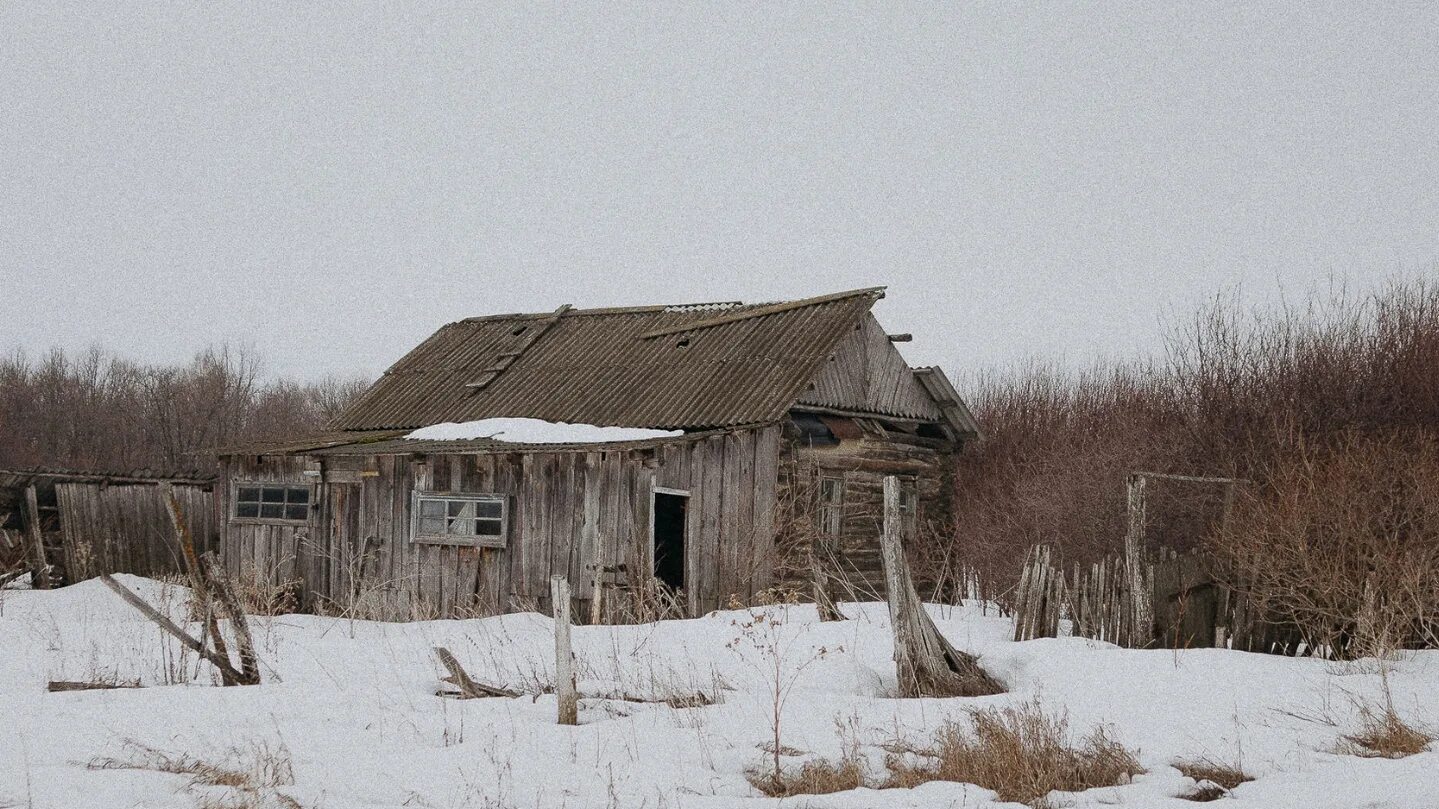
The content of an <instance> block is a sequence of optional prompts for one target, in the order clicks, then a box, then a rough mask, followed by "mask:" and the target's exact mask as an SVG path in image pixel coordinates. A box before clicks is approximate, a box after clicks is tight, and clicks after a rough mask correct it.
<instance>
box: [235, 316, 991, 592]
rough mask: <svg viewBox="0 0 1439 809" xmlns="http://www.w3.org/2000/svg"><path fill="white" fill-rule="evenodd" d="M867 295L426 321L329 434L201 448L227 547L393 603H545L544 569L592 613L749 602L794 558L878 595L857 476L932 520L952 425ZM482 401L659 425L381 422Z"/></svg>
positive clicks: (474, 414)
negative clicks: (586, 434)
mask: <svg viewBox="0 0 1439 809" xmlns="http://www.w3.org/2000/svg"><path fill="white" fill-rule="evenodd" d="M883 296H884V291H883V289H882V288H873V289H863V290H856V291H851V292H844V293H839V294H833V295H825V296H821V297H815V298H809V299H805V300H799V301H790V302H783V303H771V304H757V305H744V304H739V303H717V304H694V305H680V306H647V307H632V308H611V309H573V308H571V307H569V306H564V307H560V309H558V310H556V311H554V312H550V313H544V314H513V315H494V316H486V317H476V318H470V319H467V320H462V321H458V322H455V323H450V324H448V325H446V326H444V327H442V328H441V329H440V330H439V331H438V332H436V333H435V334H434V335H432V336H431V337H430V338H429V339H427V340H425V341H424V342H423V343H421V344H420V345H419V346H418V347H416V348H415V349H414V350H412V351H411V352H410V353H408V354H406V355H405V356H404V357H402V358H401V359H400V360H399V361H398V362H396V363H395V364H394V365H393V366H392V367H390V369H389V370H387V371H386V372H385V374H384V375H383V376H382V378H381V379H380V380H379V381H377V382H376V383H375V384H374V386H373V387H371V388H370V390H369V391H368V392H366V393H365V394H364V395H363V396H362V397H361V398H360V399H359V400H358V401H357V402H356V403H355V404H354V405H353V406H352V407H350V408H349V409H348V410H347V411H346V412H344V413H343V414H342V415H341V416H340V417H339V418H338V419H337V420H336V422H335V423H334V424H333V425H331V426H332V429H333V431H332V432H330V433H327V434H324V435H317V436H310V437H301V438H297V439H296V440H293V441H287V442H285V443H275V444H267V445H252V446H246V447H234V448H229V449H226V450H223V451H222V452H221V476H220V482H219V484H218V495H219V500H220V502H221V509H222V511H221V513H222V515H223V520H222V524H221V530H220V533H221V545H222V547H223V550H224V558H225V561H226V564H227V566H228V568H229V569H230V572H231V573H232V574H234V575H238V576H256V577H258V578H259V579H260V580H262V581H264V582H268V583H269V584H270V585H272V586H276V587H293V588H294V589H296V590H297V591H298V593H299V595H300V597H301V601H302V603H303V604H305V605H307V606H310V607H314V608H328V609H330V610H332V611H337V612H350V613H351V614H363V615H366V616H369V617H380V618H393V619H403V618H409V617H421V616H454V615H469V614H479V613H496V612H504V611H510V610H516V609H525V608H536V607H539V608H545V607H547V604H546V601H547V597H548V591H547V586H548V578H549V577H550V576H551V575H552V574H562V575H565V576H567V577H568V578H569V580H570V582H571V587H572V590H573V593H574V597H575V598H576V600H577V602H578V605H577V606H578V609H577V613H578V614H579V615H581V616H584V617H588V618H589V619H591V620H615V619H619V618H620V617H622V616H623V615H624V614H625V613H626V612H629V613H630V614H631V615H636V616H640V617H643V616H644V615H645V614H646V611H647V610H653V609H654V605H655V604H659V605H664V604H666V603H668V604H669V606H670V607H671V608H672V609H674V610H675V611H678V612H683V613H688V614H691V615H695V614H700V613H703V612H705V611H708V610H711V609H715V608H717V607H720V606H723V605H725V604H728V603H731V602H740V603H748V602H750V601H752V600H754V599H757V598H761V597H764V596H765V595H766V593H765V591H773V590H774V589H775V588H778V587H781V586H788V587H807V585H806V584H805V582H806V581H807V578H808V575H807V573H808V570H809V569H810V568H812V567H813V566H814V565H815V564H823V565H825V566H827V569H828V570H830V572H832V573H836V574H842V575H841V576H840V578H842V579H843V580H844V581H845V582H848V583H850V584H851V585H854V586H856V587H858V588H861V590H867V591H868V592H877V591H879V590H880V589H881V585H880V580H881V577H880V575H879V561H878V558H879V557H878V547H877V539H876V537H877V531H878V519H879V509H878V503H879V490H880V481H881V478H882V477H883V476H884V475H886V474H897V475H900V476H901V477H902V479H903V481H904V484H905V489H904V491H905V493H906V495H905V497H904V503H903V506H904V509H905V514H906V515H907V518H908V520H909V522H910V523H911V525H910V528H911V530H917V526H919V525H920V524H923V523H926V522H928V523H935V524H943V523H944V522H945V521H946V520H947V517H948V508H949V497H948V490H949V486H950V467H951V464H950V459H951V457H952V455H953V453H954V452H956V451H957V450H958V449H959V447H960V446H961V445H962V443H963V442H964V441H966V440H969V439H971V438H973V437H975V436H976V435H977V427H976V425H975V423H974V420H973V419H972V417H971V416H970V414H969V411H968V410H967V408H966V407H965V405H964V403H963V402H962V401H960V399H959V397H958V395H957V394H956V393H955V391H954V388H953V387H952V386H951V385H950V384H949V382H948V381H947V380H946V379H945V377H944V374H943V373H942V372H941V371H940V370H939V369H937V368H911V367H910V366H909V365H908V364H907V363H906V362H905V361H904V359H903V357H901V356H900V353H899V351H898V350H897V349H896V347H895V343H896V342H899V341H902V340H904V339H907V337H906V336H903V335H890V334H888V333H886V332H885V330H884V329H883V328H881V327H880V325H879V323H878V322H877V321H876V320H875V318H874V316H873V315H872V314H871V312H870V310H871V307H873V305H874V304H875V303H876V302H877V301H878V300H880V299H881V298H882V297H883ZM498 417H505V418H530V419H540V420H544V421H546V422H555V423H568V424H589V425H600V426H623V427H645V428H653V429H660V430H668V431H677V434H675V435H672V436H667V437H663V438H649V439H645V440H638V441H619V442H609V443H572V444H519V443H511V442H506V441H503V440H498V439H496V438H485V439H468V440H420V439H415V438H406V437H405V436H406V435H407V434H409V433H411V432H412V431H415V430H416V429H418V428H423V427H426V426H429V425H435V424H441V423H448V422H471V421H475V420H480V419H490V418H498ZM816 548H822V549H823V553H816ZM597 593H598V594H599V595H600V598H599V603H598V604H597V603H595V597H596V594H597Z"/></svg>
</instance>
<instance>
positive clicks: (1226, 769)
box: [1173, 758, 1254, 789]
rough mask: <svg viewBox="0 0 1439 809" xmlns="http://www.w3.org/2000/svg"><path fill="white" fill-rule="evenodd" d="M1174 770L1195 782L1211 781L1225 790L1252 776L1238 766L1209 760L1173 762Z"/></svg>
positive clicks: (1251, 779)
mask: <svg viewBox="0 0 1439 809" xmlns="http://www.w3.org/2000/svg"><path fill="white" fill-rule="evenodd" d="M1173 766H1174V769H1176V770H1179V772H1180V773H1182V774H1183V775H1184V776H1186V777H1188V778H1193V779H1194V780H1196V781H1213V782H1214V783H1216V784H1218V785H1220V786H1222V787H1224V788H1225V789H1234V788H1235V787H1237V786H1239V785H1240V784H1242V783H1245V782H1246V781H1253V780H1254V776H1252V775H1250V774H1249V773H1247V772H1245V771H1244V768H1243V767H1242V766H1240V765H1239V764H1225V763H1223V762H1219V761H1215V760H1214V759H1210V758H1200V759H1193V760H1189V761H1176V762H1174V765H1173Z"/></svg>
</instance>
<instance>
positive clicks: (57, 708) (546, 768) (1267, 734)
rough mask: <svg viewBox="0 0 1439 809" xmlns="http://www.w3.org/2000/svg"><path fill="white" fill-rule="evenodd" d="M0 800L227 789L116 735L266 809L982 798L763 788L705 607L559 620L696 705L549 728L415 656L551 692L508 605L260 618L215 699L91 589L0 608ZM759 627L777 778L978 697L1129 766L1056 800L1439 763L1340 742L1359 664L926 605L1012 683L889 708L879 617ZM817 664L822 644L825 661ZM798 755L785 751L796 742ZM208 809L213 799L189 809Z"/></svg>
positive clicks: (807, 617) (591, 668)
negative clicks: (391, 617) (610, 623)
mask: <svg viewBox="0 0 1439 809" xmlns="http://www.w3.org/2000/svg"><path fill="white" fill-rule="evenodd" d="M120 578H121V580H122V581H123V583H125V584H126V585H127V586H129V587H131V588H132V589H134V590H136V591H137V592H140V593H141V594H142V595H144V596H145V597H146V598H147V599H148V600H150V601H151V602H152V603H155V604H161V605H166V607H167V608H168V609H170V610H171V611H172V614H174V615H176V616H180V615H182V614H183V609H184V607H183V603H184V600H185V598H186V593H185V591H184V590H183V589H182V588H178V587H173V586H169V585H163V584H160V583H158V582H153V581H149V580H145V579H139V578H135V577H130V576H122V577H120ZM0 599H3V601H0V711H3V715H4V717H5V728H6V729H5V731H4V732H3V733H0V807H5V806H18V807H27V808H28V807H35V809H41V808H42V807H43V808H44V809H52V808H53V809H71V808H72V807H106V808H107V809H113V808H115V807H197V806H227V805H238V804H231V803H226V802H225V801H226V800H228V798H227V797H226V792H227V790H226V789H224V788H217V787H201V786H193V785H190V783H189V782H190V779H189V778H188V777H187V776H183V775H174V774H168V773H161V772H155V771H152V770H147V769H113V768H112V769H97V768H93V767H90V766H87V765H90V764H92V763H94V762H98V761H101V760H103V759H106V758H109V759H115V760H120V761H125V760H131V759H133V758H134V757H135V756H136V755H139V753H138V752H137V751H138V746H144V747H148V748H150V749H152V750H154V751H159V752H162V753H167V754H170V755H172V756H179V755H182V754H184V755H189V756H192V757H194V758H195V759H199V760H204V761H208V762H217V763H223V762H229V763H231V764H232V765H241V766H244V765H245V764H246V763H247V762H249V763H253V762H255V761H257V760H271V761H273V760H274V759H276V758H283V759H284V760H286V761H288V763H289V768H290V769H291V770H292V771H293V778H289V777H288V774H286V777H284V778H282V779H279V780H283V781H292V782H293V783H288V784H284V785H282V786H279V787H278V788H276V789H275V790H273V791H272V793H267V794H265V795H264V796H262V799H263V800H264V801H265V803H262V804H261V805H273V806H302V807H330V808H331V809H345V808H347V807H434V808H435V809H449V808H450V807H491V808H493V809H502V808H507V807H516V808H517V809H529V808H530V807H534V808H536V809H539V808H541V807H567V808H568V809H582V808H583V807H648V808H649V809H663V808H665V807H672V808H674V809H679V807H693V808H694V809H710V808H714V809H718V808H719V807H759V806H777V805H782V806H791V807H800V806H811V807H836V808H839V807H850V808H853V809H859V807H920V806H924V807H949V806H954V807H961V806H963V807H985V806H993V805H997V804H994V803H992V802H991V800H990V798H991V797H992V793H990V792H988V791H987V790H983V789H979V788H977V787H974V786H966V785H963V784H952V783H938V782H936V783H930V784H926V785H924V786H921V787H918V788H915V789H912V790H905V789H887V790H870V789H861V790H852V791H849V792H843V793H836V794H832V795H823V796H806V797H795V798H788V799H783V800H780V799H772V798H766V797H764V796H763V795H761V794H760V793H759V792H758V791H756V790H755V789H754V788H753V787H752V786H751V785H750V784H749V782H748V781H747V780H746V778H745V771H746V770H747V769H753V768H757V767H762V766H763V765H764V761H765V757H766V754H765V753H764V751H763V749H762V748H763V746H764V745H765V742H766V739H767V738H768V737H769V735H770V729H769V719H768V715H769V713H770V708H771V697H770V695H769V692H768V690H767V687H766V685H765V683H766V679H765V675H764V671H765V669H766V667H767V666H768V665H769V661H770V658H769V657H768V656H766V655H765V654H764V653H762V652H760V651H758V650H757V649H756V647H755V645H754V643H753V641H754V640H756V638H754V637H753V633H746V632H745V631H744V630H743V629H742V627H741V624H743V623H744V622H745V621H746V620H747V619H749V617H750V616H749V613H747V612H744V611H739V612H721V613H715V614H713V615H710V616H706V617H704V618H701V619H697V620H691V621H669V622H664V623H660V624H652V625H646V626H625V627H577V628H576V629H575V631H574V641H575V644H576V654H577V656H578V658H579V666H580V673H581V684H580V686H581V691H582V692H583V693H588V694H597V693H605V694H611V695H619V694H625V695H628V696H644V697H654V698H664V697H667V696H674V695H680V694H692V693H695V692H702V693H705V694H708V695H715V696H718V699H719V701H718V702H716V703H715V704H712V705H708V706H704V707H694V708H680V709H677V708H671V707H669V706H668V705H664V704H653V703H640V702H629V701H619V700H607V699H586V700H584V701H583V703H582V707H581V715H580V719H581V724H580V726H578V727H562V726H558V725H557V724H556V723H555V702H554V698H553V697H552V696H540V697H538V698H531V697H523V698H519V699H482V700H468V701H458V700H452V699H442V698H438V697H436V696H435V690H436V688H437V687H438V686H439V685H440V684H439V681H438V677H439V675H440V670H439V667H438V665H437V663H436V662H435V660H434V656H433V654H432V653H431V649H432V647H434V646H446V647H448V648H450V649H451V650H452V651H453V652H454V653H455V655H456V656H457V657H458V658H459V659H460V661H461V662H462V663H464V664H465V666H466V667H467V668H468V669H469V670H470V672H471V673H472V674H474V675H475V676H476V677H478V678H480V679H484V680H488V681H492V682H503V683H507V684H510V685H514V686H532V685H535V684H541V685H543V684H546V683H548V682H549V680H550V671H551V669H552V667H553V635H552V627H553V625H552V623H551V621H550V619H548V618H546V617H544V616H541V615H536V614H522V615H512V616H504V617H498V618H489V619H479V620H468V621H432V622H425V623H411V624H385V623H373V622H363V621H348V620H343V619H334V618H321V617H315V616H301V615H290V616H281V617H275V618H257V619H255V620H254V628H255V631H256V635H257V641H258V644H259V647H260V653H261V655H262V658H263V665H264V673H265V677H266V682H265V684H264V685H261V686H257V687H248V688H244V687H242V688H219V687H215V686H213V685H212V683H211V673H210V671H209V669H208V667H205V666H200V667H197V665H196V663H195V661H194V659H193V657H192V656H187V655H182V654H180V652H179V649H178V645H177V644H175V643H174V642H172V641H169V640H168V639H162V637H161V636H160V633H159V630H158V629H156V628H155V627H154V626H153V625H151V624H149V623H147V622H145V621H144V620H143V619H142V618H141V617H140V616H139V615H138V614H137V613H136V612H135V611H134V610H132V609H131V608H129V607H128V606H126V605H125V604H123V603H122V602H120V600H119V599H118V598H116V597H115V596H114V595H113V594H112V593H110V592H109V591H107V590H106V589H104V587H102V586H101V585H100V584H99V583H98V582H93V581H92V582H85V583H82V584H79V585H75V586H73V587H68V588H65V589H62V590H58V591H53V592H36V591H7V592H5V593H0ZM767 609H768V610H769V611H770V612H771V614H772V615H773V616H774V617H776V618H777V619H778V620H779V621H780V622H781V628H780V629H779V630H778V633H779V649H780V652H781V656H782V660H783V664H784V666H785V670H786V672H790V671H794V670H795V669H797V668H798V667H799V666H800V665H801V664H805V663H808V665H806V666H804V668H803V670H802V671H800V672H799V674H798V678H797V680H796V682H795V689H794V691H793V692H792V695H791V698H790V699H789V701H788V703H787V705H786V706H785V710H784V714H783V726H782V733H783V744H784V746H785V748H786V749H787V752H794V753H797V755H794V756H788V757H786V759H785V760H786V763H787V765H789V766H798V765H799V764H801V763H803V762H804V761H805V760H807V759H810V758H814V757H826V758H831V759H833V758H837V757H838V756H839V755H840V753H841V748H842V745H843V744H844V743H845V740H846V739H853V740H857V742H858V743H859V744H860V745H861V748H862V750H863V751H864V753H865V754H866V755H867V757H868V758H869V760H870V768H871V771H872V772H874V773H876V774H879V773H882V772H883V762H884V757H885V751H884V748H885V746H892V745H893V743H895V742H897V741H904V740H908V741H910V742H913V743H920V744H922V743H924V742H925V741H926V740H927V739H928V737H929V735H930V733H931V732H932V731H933V729H934V728H935V727H937V726H938V725H939V724H940V723H941V722H943V721H944V720H945V719H946V718H957V717H963V716H964V715H965V710H966V709H967V708H970V707H973V706H976V705H986V704H995V705H1002V704H1007V703H1010V702H1016V701H1023V700H1030V699H1037V700H1039V701H1040V702H1041V703H1042V704H1044V705H1045V706H1047V707H1049V708H1052V709H1056V710H1058V709H1061V708H1062V709H1066V710H1067V711H1068V713H1069V716H1070V719H1071V724H1072V726H1073V728H1074V729H1075V730H1076V731H1078V732H1080V733H1083V732H1084V731H1086V730H1088V729H1089V728H1091V727H1092V726H1094V725H1095V724H1099V723H1102V724H1106V725H1109V726H1110V727H1111V728H1112V729H1113V733H1114V735H1115V736H1116V737H1117V738H1118V739H1120V740H1122V741H1123V742H1124V743H1125V744H1126V745H1127V746H1129V747H1130V748H1131V749H1134V750H1136V751H1137V752H1138V755H1139V759H1140V761H1141V763H1142V764H1143V765H1144V766H1145V767H1146V768H1147V769H1148V770H1149V772H1148V773H1147V774H1145V775H1141V776H1138V777H1137V778H1136V779H1135V781H1134V782H1133V783H1131V784H1127V785H1124V786H1118V787H1110V788H1102V789H1095V790H1090V791H1088V792H1085V793H1080V794H1077V795H1055V796H1052V798H1051V803H1052V804H1053V805H1055V806H1095V805H1116V804H1118V805H1127V806H1139V807H1158V808H1160V809H1162V808H1163V807H1192V806H1196V805H1197V804H1194V803H1191V802H1187V801H1183V800H1180V799H1178V798H1177V797H1175V796H1177V795H1180V794H1182V793H1184V792H1185V791H1186V790H1187V789H1188V788H1190V787H1191V786H1192V785H1193V782H1192V781H1189V780H1188V779H1185V778H1184V777H1183V776H1181V775H1180V774H1179V773H1178V772H1177V771H1176V770H1174V769H1173V768H1172V767H1171V766H1170V763H1171V762H1173V761H1174V760H1176V759H1194V758H1200V757H1210V758H1214V759H1217V760H1221V761H1226V762H1233V761H1235V760H1236V759H1241V760H1242V763H1243V766H1244V768H1245V769H1246V770H1248V771H1249V772H1250V773H1251V774H1252V775H1255V776H1257V780H1255V781H1253V782H1251V783H1248V784H1244V785H1242V786H1240V787H1239V788H1238V789H1236V790H1235V791H1234V793H1233V795H1232V797H1230V798H1226V799H1223V802H1221V803H1219V804H1217V805H1220V806H1223V805H1231V806H1236V807H1238V806H1242V807H1305V808H1306V809H1310V808H1314V809H1322V808H1323V807H1334V809H1340V808H1341V807H1342V808H1343V809H1351V807H1360V806H1365V807H1381V806H1382V807H1416V808H1417V807H1426V809H1427V808H1432V807H1436V806H1439V751H1436V749H1435V746H1434V745H1431V746H1430V748H1429V750H1428V751H1426V752H1424V753H1420V754H1418V755H1414V756H1410V757H1408V758H1404V759H1398V760H1388V759H1366V758H1359V757H1356V756H1352V755H1342V754H1338V753H1336V752H1334V751H1335V750H1336V749H1337V744H1338V742H1339V740H1340V736H1341V734H1342V733H1344V732H1345V731H1346V730H1349V729H1351V726H1352V724H1353V723H1354V722H1355V721H1356V715H1357V707H1356V706H1357V705H1358V704H1362V703H1363V702H1365V701H1370V702H1373V701H1376V700H1378V699H1379V698H1380V695H1381V693H1382V682H1381V679H1382V678H1381V676H1380V673H1379V672H1380V667H1379V666H1377V665H1376V664H1375V663H1374V662H1373V661H1364V662H1361V663H1357V664H1343V665H1341V664H1333V663H1326V662H1323V661H1317V660H1295V659H1287V658H1281V657H1269V656H1263V655H1252V654H1244V653H1238V652H1229V651H1219V650H1194V651H1180V652H1174V651H1132V650H1122V649H1118V648H1115V647H1112V646H1109V645H1107V644H1103V643H1098V642H1092V641H1087V640H1083V639H1075V638H1061V639H1049V640H1038V641H1030V642H1026V643H1013V642H1010V641H1009V640H1008V639H1007V638H1008V636H1009V633H1010V630H1011V627H1010V623H1009V621H1008V620H1007V619H1003V618H998V617H995V616H994V615H988V616H985V615H981V614H979V611H978V610H977V609H976V608H974V607H972V606H970V607H962V608H948V607H938V606H936V607H933V608H932V610H933V614H934V616H935V618H936V620H937V623H938V625H939V627H940V629H941V630H942V631H943V632H944V633H945V634H946V635H947V636H948V637H949V638H950V639H951V640H952V641H954V642H955V643H956V645H958V646H959V647H961V648H966V649H969V650H972V651H975V652H977V653H979V654H980V655H982V662H983V664H984V665H985V666H986V668H988V670H989V671H990V672H991V673H993V674H995V675H996V676H998V677H999V678H1000V679H1001V680H1002V681H1003V682H1004V683H1005V685H1006V686H1007V687H1008V688H1009V689H1010V693H1007V694H1004V695H1001V696H996V697H986V698H979V699H948V700H928V699H926V700H898V699H892V698H889V697H888V696H887V694H888V693H889V691H890V689H891V688H892V686H893V684H894V674H893V667H892V664H891V662H890V660H889V655H890V646H889V639H888V634H887V627H886V617H885V612H884V609H883V606H882V605H877V604H866V605H852V604H851V605H845V609H846V612H847V613H848V614H849V615H850V616H852V620H848V621H843V622H837V623H820V622H818V621H817V619H816V616H815V612H814V610H813V608H811V607H808V606H790V607H772V608H767ZM821 647H822V648H823V649H824V651H823V653H821V652H820V651H819V650H820V649H821ZM1385 676H1387V679H1388V681H1389V685H1390V690H1391V692H1392V694H1393V699H1394V703H1395V707H1396V708H1397V710H1398V712H1399V713H1400V714H1401V715H1402V716H1404V717H1405V718H1406V719H1408V720H1409V721H1410V722H1412V723H1414V724H1416V725H1419V726H1421V727H1428V728H1430V729H1433V728H1434V726H1435V724H1436V722H1439V653H1434V652H1425V653H1417V654H1409V655H1406V656H1405V657H1404V658H1403V659H1401V660H1398V661H1395V662H1393V663H1392V665H1390V666H1388V667H1387V668H1386V670H1385ZM97 678H100V679H112V680H115V681H119V682H127V681H133V680H138V681H139V682H140V683H142V684H144V685H146V686H149V687H146V688H138V689H121V690H108V691H82V692H70V693H47V692H46V691H45V684H46V682H47V681H49V680H90V679H97ZM791 748H792V749H791ZM207 801H208V803H207Z"/></svg>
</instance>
